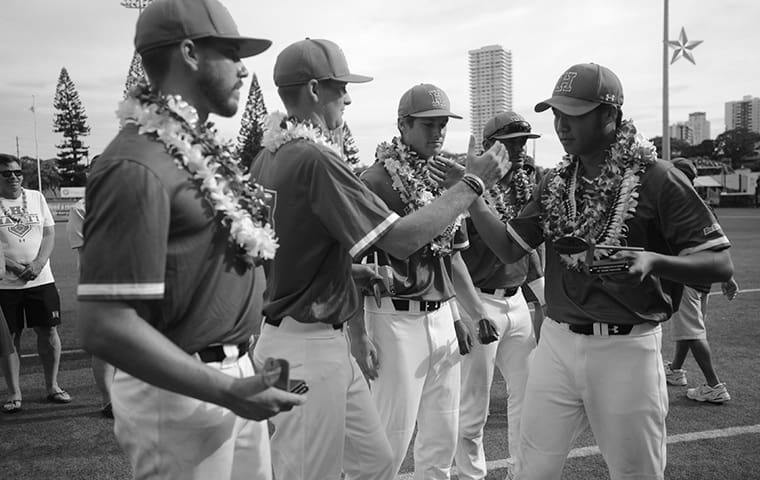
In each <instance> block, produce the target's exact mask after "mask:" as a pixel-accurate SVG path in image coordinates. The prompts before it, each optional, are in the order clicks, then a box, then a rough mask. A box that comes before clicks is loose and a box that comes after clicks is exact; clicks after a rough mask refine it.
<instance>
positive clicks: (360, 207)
mask: <svg viewBox="0 0 760 480" xmlns="http://www.w3.org/2000/svg"><path fill="white" fill-rule="evenodd" d="M251 174H252V177H253V178H255V179H256V182H258V183H260V184H261V185H262V186H263V187H264V188H265V189H266V190H267V193H268V195H269V200H270V208H271V212H270V215H271V219H272V224H273V226H274V230H275V233H276V234H277V237H278V238H279V243H280V247H279V249H278V250H277V255H276V256H275V258H274V260H272V261H269V262H266V263H265V270H266V273H267V299H266V302H265V305H264V314H265V315H266V316H267V317H268V318H270V319H273V320H278V319H282V318H283V317H285V316H288V315H289V316H291V317H293V318H295V319H296V320H298V321H299V322H304V323H314V322H323V323H331V324H339V323H343V322H345V321H346V320H348V319H349V318H351V316H352V315H353V314H354V313H355V312H356V311H357V310H358V309H359V297H358V293H357V289H356V286H355V284H354V281H353V279H352V278H351V263H352V258H356V257H359V256H360V255H361V254H362V253H363V252H364V251H365V250H367V248H369V247H370V246H372V245H373V244H374V243H375V242H376V241H377V240H378V239H379V238H380V237H381V236H382V235H383V234H385V232H386V231H388V229H389V228H390V227H391V226H392V225H393V223H394V222H395V221H396V220H398V218H399V217H398V215H396V214H395V213H393V212H392V211H390V210H389V209H388V207H386V206H385V204H384V203H383V202H382V200H380V199H379V198H378V197H377V196H376V195H375V194H373V193H372V192H371V191H369V189H367V187H365V186H364V185H363V184H362V183H361V182H360V181H359V179H358V178H357V177H356V175H354V173H353V172H351V170H350V169H349V167H347V166H346V164H345V163H344V162H343V161H342V160H341V159H340V158H339V157H338V156H337V155H336V154H335V152H333V151H332V150H331V149H329V148H327V147H324V146H321V145H317V144H315V143H313V142H309V141H306V140H303V139H298V140H294V141H292V142H289V143H287V144H285V145H283V146H282V147H280V148H279V149H278V150H277V152H276V154H272V153H271V152H269V151H268V150H264V151H262V152H261V153H260V154H259V156H258V157H257V158H256V160H255V161H254V164H253V166H252V167H251Z"/></svg>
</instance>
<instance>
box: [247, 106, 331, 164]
mask: <svg viewBox="0 0 760 480" xmlns="http://www.w3.org/2000/svg"><path fill="white" fill-rule="evenodd" d="M263 129H264V134H263V136H262V139H261V144H262V146H263V147H264V148H266V149H267V150H269V151H270V152H272V153H274V152H276V151H277V150H278V149H279V148H280V147H281V146H283V145H285V144H286V143H288V142H290V141H293V140H295V139H297V138H303V139H304V140H308V141H310V142H313V143H316V144H317V145H322V146H323V147H326V148H329V149H330V150H331V151H333V152H334V153H335V155H337V156H338V158H341V159H342V158H343V156H342V154H341V152H340V150H339V148H338V147H337V146H336V145H335V144H334V143H332V142H331V141H330V139H329V138H328V137H327V136H326V135H325V134H324V133H323V132H322V129H320V128H319V127H316V126H314V125H312V124H311V122H309V121H299V120H296V119H294V118H292V117H288V116H287V115H285V114H284V113H282V112H272V113H270V114H269V115H267V116H266V119H265V120H264V126H263Z"/></svg>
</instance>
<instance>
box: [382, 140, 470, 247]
mask: <svg viewBox="0 0 760 480" xmlns="http://www.w3.org/2000/svg"><path fill="white" fill-rule="evenodd" d="M375 157H376V158H377V161H378V162H380V163H381V164H382V165H383V167H384V168H385V171H386V172H388V175H389V176H390V178H391V181H392V185H393V189H394V190H395V191H396V192H398V194H399V197H400V198H401V201H402V202H403V203H404V213H405V214H407V215H408V214H410V213H412V212H414V211H415V210H419V209H420V208H422V207H424V206H425V205H427V204H429V203H431V202H432V201H433V200H435V199H436V198H438V197H439V196H441V193H442V192H443V190H442V189H441V187H440V186H439V185H438V183H437V182H436V181H435V180H433V178H432V177H431V176H430V172H429V170H428V168H427V162H426V161H425V160H422V159H420V158H419V157H418V156H417V153H416V152H414V151H413V150H412V149H411V148H409V146H407V145H405V144H404V143H403V142H402V141H401V139H400V138H399V137H393V140H391V143H388V142H383V143H381V144H380V145H378V146H377V150H376V152H375ZM462 218H463V217H462V215H459V216H458V217H457V219H456V220H455V221H454V223H452V224H450V225H449V226H447V227H446V229H445V230H444V231H443V232H442V233H441V234H440V235H438V236H437V237H435V238H434V239H433V240H432V241H431V242H430V243H428V244H427V245H426V246H425V248H427V249H429V250H430V252H431V253H432V254H433V255H438V256H444V255H451V253H452V251H453V240H454V234H455V233H456V231H457V229H458V228H459V226H460V225H461V223H462Z"/></svg>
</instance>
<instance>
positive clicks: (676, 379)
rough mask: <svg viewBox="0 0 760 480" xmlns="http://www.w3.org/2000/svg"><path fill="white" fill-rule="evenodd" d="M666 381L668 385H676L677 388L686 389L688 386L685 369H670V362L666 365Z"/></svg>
mask: <svg viewBox="0 0 760 480" xmlns="http://www.w3.org/2000/svg"><path fill="white" fill-rule="evenodd" d="M665 381H667V382H668V385H675V386H677V387H685V386H686V370H684V369H683V368H679V369H677V370H673V369H672V368H671V367H670V362H666V363H665Z"/></svg>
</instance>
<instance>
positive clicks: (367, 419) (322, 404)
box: [253, 317, 396, 480]
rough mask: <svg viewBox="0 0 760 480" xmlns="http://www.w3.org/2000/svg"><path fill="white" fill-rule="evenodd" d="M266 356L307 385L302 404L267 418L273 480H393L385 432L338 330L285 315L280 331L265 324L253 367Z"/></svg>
mask: <svg viewBox="0 0 760 480" xmlns="http://www.w3.org/2000/svg"><path fill="white" fill-rule="evenodd" d="M267 357H274V358H284V359H286V360H288V362H290V364H291V365H293V368H292V369H291V371H290V378H292V379H301V380H306V383H307V385H308V386H309V392H308V393H307V394H306V395H307V399H306V402H305V403H304V404H303V405H301V406H299V407H295V408H294V409H293V410H291V411H290V412H285V413H280V414H278V415H276V416H274V417H272V418H271V419H270V420H269V421H270V422H272V424H273V425H274V428H275V430H274V435H273V436H272V440H271V441H272V465H273V467H274V474H275V478H276V479H277V480H280V479H282V480H333V479H335V480H338V479H340V478H341V472H344V473H345V475H346V478H347V479H351V480H391V479H393V478H394V477H395V474H396V471H395V470H394V469H393V462H392V461H391V460H392V458H391V449H390V446H389V445H388V440H387V439H386V438H385V429H384V428H383V425H382V424H381V423H380V418H379V417H378V415H377V410H376V409H375V406H374V404H373V403H372V398H371V397H370V393H369V388H368V386H367V382H366V381H365V379H364V376H363V375H362V372H361V370H360V369H359V365H358V364H357V363H356V360H354V358H353V357H352V356H351V349H350V347H349V344H348V341H347V338H346V335H345V333H344V332H343V331H341V330H335V329H333V327H332V326H331V325H326V324H322V323H317V324H305V323H299V322H297V321H295V320H294V319H292V318H290V317H285V318H284V319H283V320H282V323H281V324H280V326H279V327H274V326H272V325H269V324H266V323H265V324H263V325H262V328H261V336H260V337H259V340H258V342H257V343H256V347H255V349H254V354H253V359H254V363H255V364H256V365H257V366H263V364H264V361H265V360H266V359H267Z"/></svg>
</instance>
